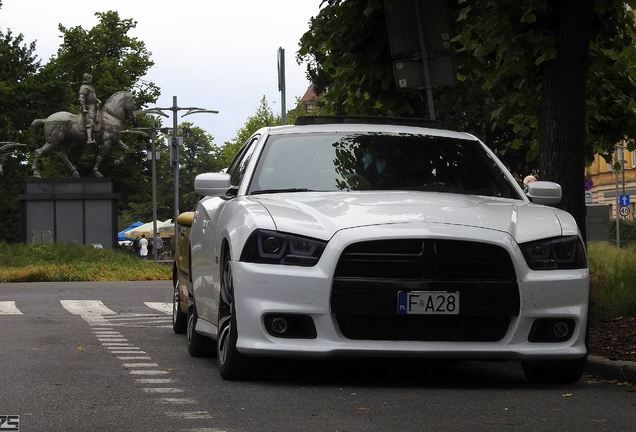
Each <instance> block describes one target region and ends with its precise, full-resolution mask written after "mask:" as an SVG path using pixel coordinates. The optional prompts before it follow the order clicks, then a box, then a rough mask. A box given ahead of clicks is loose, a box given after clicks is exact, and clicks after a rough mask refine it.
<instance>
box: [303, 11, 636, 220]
mask: <svg viewBox="0 0 636 432" xmlns="http://www.w3.org/2000/svg"><path fill="white" fill-rule="evenodd" d="M449 3H450V4H449V7H450V13H451V23H452V27H453V33H454V34H455V35H456V36H455V38H454V40H453V42H454V44H455V48H456V65H457V74H458V78H459V80H460V83H459V84H458V85H457V86H455V87H453V88H443V89H437V90H436V91H435V101H436V117H437V118H439V119H441V120H442V121H443V123H444V126H445V127H449V128H457V129H460V130H467V131H471V132H473V133H475V134H476V135H478V136H480V137H481V138H484V139H485V141H486V143H487V144H488V145H489V146H491V148H494V149H495V150H496V151H497V152H498V153H499V154H501V155H504V157H503V159H504V160H505V161H506V163H507V164H508V165H509V166H510V168H511V170H512V171H513V172H514V171H517V172H518V173H520V172H523V171H522V170H527V169H528V168H531V167H532V166H533V164H532V162H531V163H530V164H524V165H523V167H522V168H520V167H518V166H512V163H513V162H514V161H516V162H521V163H523V161H524V160H526V161H533V160H536V157H537V156H539V155H541V158H540V177H541V179H544V180H554V181H557V182H559V183H561V185H562V187H563V188H564V199H563V201H562V203H561V204H560V206H561V207H562V208H565V209H566V210H568V211H570V212H571V213H572V214H573V215H574V216H575V218H576V219H577V221H578V222H579V225H580V226H581V228H582V229H584V212H585V209H584V199H583V186H582V185H583V169H584V164H585V160H586V159H587V160H588V161H589V160H591V157H592V155H593V152H595V151H596V152H601V153H602V152H607V151H609V150H610V149H611V147H612V146H613V145H614V144H615V143H616V142H618V141H620V140H621V139H623V138H624V139H627V140H628V142H630V145H632V144H631V143H633V141H634V136H633V135H634V133H636V132H634V128H633V127H632V125H633V124H634V122H635V121H636V110H634V107H635V102H634V98H633V94H634V78H635V77H636V76H635V75H634V70H635V68H634V65H635V63H634V61H635V58H634V56H635V55H636V50H635V46H634V43H633V39H634V23H633V20H634V16H633V14H632V12H631V11H629V10H627V9H626V8H625V4H626V3H627V4H629V5H630V6H634V4H633V3H634V1H633V0H629V1H627V2H624V1H623V0H609V1H606V0H584V1H575V0H530V1H525V2H518V1H514V0H479V1H468V0H459V1H457V2H454V1H451V2H449ZM322 4H323V6H324V7H323V8H322V9H321V11H320V13H319V14H318V15H317V16H316V17H314V18H312V20H311V21H310V29H309V31H308V32H307V33H305V34H304V35H303V37H302V39H301V43H300V44H301V48H300V51H299V54H298V59H299V61H301V62H305V63H307V75H308V78H309V79H310V80H311V82H312V84H313V85H314V89H315V91H316V92H317V94H323V95H324V100H325V101H326V103H325V105H324V106H323V108H322V112H323V113H327V114H331V113H335V114H350V115H360V114H365V115H395V116H415V117H425V116H426V107H425V104H424V102H425V94H424V92H417V91H416V92H405V93H401V92H397V91H396V90H395V87H394V83H393V80H394V78H393V72H392V66H391V65H392V58H391V55H390V46H389V39H388V31H387V26H386V17H385V12H384V5H383V2H382V1H381V0H325V1H323V3H322ZM484 11H488V13H484ZM519 151H520V152H519ZM506 155H507V156H506ZM521 155H527V156H526V158H525V159H523V158H521V157H520V156H521ZM510 156H512V157H511V158H510V159H508V160H506V157H510ZM534 164H535V165H534V166H536V162H534ZM526 173H527V171H526Z"/></svg>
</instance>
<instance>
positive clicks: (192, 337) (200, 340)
mask: <svg viewBox="0 0 636 432" xmlns="http://www.w3.org/2000/svg"><path fill="white" fill-rule="evenodd" d="M198 320H199V315H198V314H197V308H196V306H195V305H192V307H190V308H189V309H188V321H187V323H188V325H187V335H188V353H189V354H190V355H191V356H192V357H206V356H209V355H211V354H212V353H213V352H214V351H213V349H212V348H213V347H214V344H213V341H212V339H210V338H208V337H205V336H203V335H202V334H199V333H197V332H196V331H195V330H194V329H195V328H196V325H197V321H198Z"/></svg>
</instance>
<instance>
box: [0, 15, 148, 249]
mask: <svg viewBox="0 0 636 432" xmlns="http://www.w3.org/2000/svg"><path fill="white" fill-rule="evenodd" d="M96 16H97V17H98V18H99V23H98V24H97V25H96V26H95V27H93V28H92V29H90V30H88V31H87V30H84V29H83V28H81V27H73V28H68V29H67V28H65V27H64V26H62V25H60V26H59V29H60V31H61V32H62V36H63V43H62V45H61V46H60V48H59V50H58V53H57V55H56V56H54V57H53V58H51V59H50V60H49V62H48V63H46V64H45V65H41V62H40V61H38V60H37V59H36V57H35V55H34V50H35V43H31V44H28V45H27V44H25V43H24V37H23V36H22V35H21V34H20V35H19V36H18V37H14V36H13V35H12V34H11V32H10V31H7V33H6V34H4V33H1V32H0V54H1V55H0V66H1V67H0V109H2V112H3V116H2V118H0V141H21V142H27V143H28V142H30V124H31V122H32V121H33V120H34V119H36V118H46V117H48V116H49V115H50V114H52V113H54V112H57V111H70V112H77V111H78V110H79V103H78V94H77V91H78V90H79V87H80V84H81V81H82V75H83V73H84V72H90V73H91V74H92V75H93V77H94V80H93V84H94V86H95V89H96V92H97V96H98V98H100V99H101V100H102V101H105V100H106V99H107V98H108V97H109V96H110V95H111V94H112V93H115V92H116V91H120V90H129V91H131V92H133V93H134V94H135V96H136V99H137V103H138V106H139V108H140V109H141V108H142V107H143V106H144V105H145V104H148V103H152V102H154V101H155V100H156V99H157V97H158V95H159V89H158V87H157V86H156V85H155V84H154V83H152V82H147V81H144V80H142V77H143V76H145V75H146V73H147V71H148V70H149V68H150V67H151V66H152V65H153V62H152V61H151V59H150V53H149V52H148V51H147V50H146V48H145V44H144V43H143V42H142V41H140V40H138V39H136V38H132V37H130V36H129V35H128V33H129V31H130V30H132V29H134V28H135V26H136V22H134V21H132V20H130V19H121V18H120V17H119V15H118V14H117V12H112V11H111V12H104V13H96ZM148 123H149V120H148V119H147V118H143V117H140V118H137V119H135V120H134V122H132V123H130V124H129V126H130V127H137V126H146V125H147V124H148ZM36 141H37V145H38V146H40V145H42V144H43V142H44V137H43V134H42V133H41V131H40V134H39V135H38V136H37V140H36ZM124 141H125V142H126V143H127V145H128V147H129V148H130V153H129V154H128V156H127V159H126V161H125V162H124V163H123V164H121V165H119V166H116V165H115V164H114V161H115V159H116V158H118V157H119V156H120V154H118V153H117V152H116V151H113V152H112V153H111V154H110V155H108V156H107V157H106V159H105V160H104V162H103V163H102V165H101V167H100V170H102V172H104V173H105V174H106V175H108V176H109V177H111V178H112V179H113V181H114V183H115V191H116V192H118V193H121V196H122V198H121V200H120V201H119V211H120V213H125V212H126V211H127V209H128V206H129V205H131V203H133V204H134V203H138V202H145V201H148V200H149V197H150V196H151V195H150V192H151V182H150V177H149V176H148V175H147V173H149V171H148V170H147V169H146V166H147V161H146V160H145V151H144V150H145V147H146V143H147V141H146V140H145V139H142V138H140V137H139V136H136V135H132V134H131V135H126V137H125V138H124ZM15 154H17V152H12V155H15ZM97 154H98V148H97V147H96V146H92V147H91V146H75V147H71V149H70V151H69V159H70V160H71V161H72V162H73V163H74V164H75V165H76V166H77V168H78V170H79V171H80V174H81V176H82V177H86V176H90V175H92V166H93V165H94V163H95V158H96V156H97ZM12 157H15V156H12ZM10 162H12V161H11V160H9V161H8V162H7V164H9V163H10ZM25 162H26V160H21V161H18V163H17V164H14V165H15V166H17V168H18V169H20V170H28V165H27V164H26V163H25ZM42 165H43V167H42V170H41V172H42V173H43V176H44V177H57V176H61V177H68V175H69V174H68V170H67V168H66V166H64V165H62V164H61V162H60V161H59V160H58V158H57V157H56V151H55V150H54V151H53V152H51V154H50V156H49V157H46V158H43V159H42ZM7 166H9V165H7ZM26 177H27V174H24V173H21V174H20V176H19V177H16V179H15V181H11V182H9V181H6V180H3V182H2V185H1V187H2V190H1V192H2V194H1V195H2V196H3V197H5V196H8V197H15V199H13V198H11V203H5V202H4V201H3V202H2V203H1V204H2V212H3V214H4V213H5V212H6V213H7V214H11V215H14V217H12V218H4V217H2V221H3V222H2V226H1V228H2V231H1V232H0V238H2V239H5V238H6V239H9V238H10V239H11V241H15V240H16V239H17V237H15V236H12V237H7V236H11V234H8V233H19V232H20V227H19V221H18V222H16V224H15V225H11V226H10V227H6V226H5V224H6V223H8V222H6V221H10V220H14V219H16V217H15V215H17V217H19V213H20V211H19V205H18V203H17V195H18V194H20V193H23V192H24V184H25V181H26ZM5 179H7V176H5ZM5 204H6V206H5Z"/></svg>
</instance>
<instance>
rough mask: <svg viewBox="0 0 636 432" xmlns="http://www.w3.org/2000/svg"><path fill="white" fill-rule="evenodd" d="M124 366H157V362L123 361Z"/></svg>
mask: <svg viewBox="0 0 636 432" xmlns="http://www.w3.org/2000/svg"><path fill="white" fill-rule="evenodd" d="M124 367H159V365H158V364H157V363H124Z"/></svg>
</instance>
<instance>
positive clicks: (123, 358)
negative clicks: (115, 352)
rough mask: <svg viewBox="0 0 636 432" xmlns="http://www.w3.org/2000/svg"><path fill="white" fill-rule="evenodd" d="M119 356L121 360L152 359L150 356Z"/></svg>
mask: <svg viewBox="0 0 636 432" xmlns="http://www.w3.org/2000/svg"><path fill="white" fill-rule="evenodd" d="M117 358H118V359H119V360H150V356H124V357H117Z"/></svg>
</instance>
